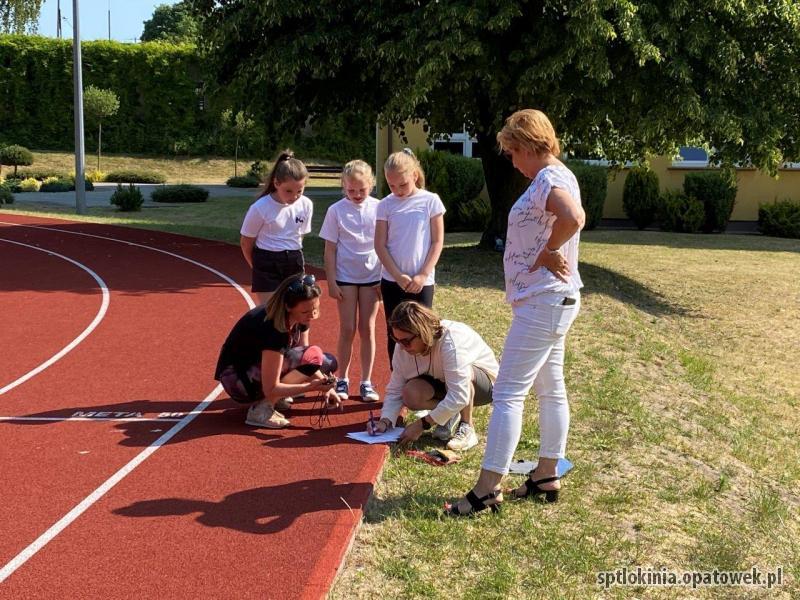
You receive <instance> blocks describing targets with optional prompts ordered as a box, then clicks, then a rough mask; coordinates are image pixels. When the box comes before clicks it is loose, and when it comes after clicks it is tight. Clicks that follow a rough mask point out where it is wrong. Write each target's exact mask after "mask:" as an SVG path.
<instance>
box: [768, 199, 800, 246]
mask: <svg viewBox="0 0 800 600" xmlns="http://www.w3.org/2000/svg"><path fill="white" fill-rule="evenodd" d="M758 230H759V231H760V232H761V233H763V234H764V235H773V236H775V237H785V238H796V239H797V238H800V201H798V200H777V201H775V202H773V203H771V204H762V205H761V206H759V207H758Z"/></svg>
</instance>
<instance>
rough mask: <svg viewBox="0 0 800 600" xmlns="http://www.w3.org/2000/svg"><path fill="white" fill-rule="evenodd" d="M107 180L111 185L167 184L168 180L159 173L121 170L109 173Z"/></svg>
mask: <svg viewBox="0 0 800 600" xmlns="http://www.w3.org/2000/svg"><path fill="white" fill-rule="evenodd" d="M105 180H106V181H110V182H111V183H166V181H167V178H166V177H165V176H164V174H162V173H159V172H158V171H134V170H129V169H120V170H118V171H111V172H110V173H108V174H107V175H106V177H105Z"/></svg>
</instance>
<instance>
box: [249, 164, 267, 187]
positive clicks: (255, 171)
mask: <svg viewBox="0 0 800 600" xmlns="http://www.w3.org/2000/svg"><path fill="white" fill-rule="evenodd" d="M269 172H270V167H269V163H265V162H262V161H260V160H257V161H255V162H254V163H253V164H251V165H250V168H249V169H248V170H247V176H248V177H255V178H256V179H258V181H259V183H260V182H262V181H264V178H265V177H266V176H267V175H269Z"/></svg>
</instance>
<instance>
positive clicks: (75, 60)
mask: <svg viewBox="0 0 800 600" xmlns="http://www.w3.org/2000/svg"><path fill="white" fill-rule="evenodd" d="M80 22H81V19H80V12H79V7H78V0H72V79H73V82H74V84H75V92H74V97H75V212H77V213H78V214H79V215H83V214H86V183H85V180H84V166H85V164H86V158H85V148H84V145H83V75H82V67H81V26H80Z"/></svg>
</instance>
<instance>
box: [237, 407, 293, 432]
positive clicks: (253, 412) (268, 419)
mask: <svg viewBox="0 0 800 600" xmlns="http://www.w3.org/2000/svg"><path fill="white" fill-rule="evenodd" d="M244 422H245V423H246V424H248V425H252V426H253V427H266V428H267V429H283V428H284V427H287V426H288V425H289V419H287V418H286V417H284V416H283V415H282V414H281V413H279V412H278V411H277V410H275V409H274V408H272V406H271V405H270V403H269V402H267V401H266V400H261V401H260V402H256V403H255V404H253V406H251V407H250V408H249V409H248V410H247V418H246V419H245V421H244Z"/></svg>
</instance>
